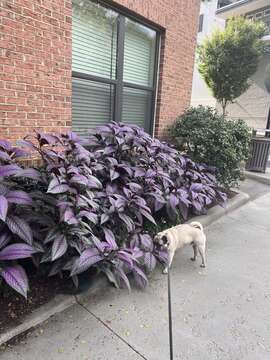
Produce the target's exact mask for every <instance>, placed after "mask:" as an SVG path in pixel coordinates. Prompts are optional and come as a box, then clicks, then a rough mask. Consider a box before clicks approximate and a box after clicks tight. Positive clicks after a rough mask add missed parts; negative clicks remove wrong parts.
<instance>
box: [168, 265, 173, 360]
mask: <svg viewBox="0 0 270 360" xmlns="http://www.w3.org/2000/svg"><path fill="white" fill-rule="evenodd" d="M168 312H169V340H170V360H173V332H172V301H171V280H170V268H168Z"/></svg>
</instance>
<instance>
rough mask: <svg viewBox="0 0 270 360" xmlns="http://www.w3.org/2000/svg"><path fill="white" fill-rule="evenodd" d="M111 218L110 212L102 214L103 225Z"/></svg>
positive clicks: (101, 221)
mask: <svg viewBox="0 0 270 360" xmlns="http://www.w3.org/2000/svg"><path fill="white" fill-rule="evenodd" d="M109 219H110V217H109V215H108V214H102V215H101V219H100V225H103V224H104V223H105V222H107V221H108V220H109Z"/></svg>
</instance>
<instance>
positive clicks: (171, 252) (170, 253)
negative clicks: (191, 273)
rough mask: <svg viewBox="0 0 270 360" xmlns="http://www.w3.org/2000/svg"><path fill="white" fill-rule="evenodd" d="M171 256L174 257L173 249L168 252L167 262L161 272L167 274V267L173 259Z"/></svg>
mask: <svg viewBox="0 0 270 360" xmlns="http://www.w3.org/2000/svg"><path fill="white" fill-rule="evenodd" d="M173 257H174V251H170V252H169V260H168V264H167V266H166V267H165V269H164V270H163V274H168V271H169V268H170V267H171V265H172V261H173Z"/></svg>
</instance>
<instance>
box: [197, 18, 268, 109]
mask: <svg viewBox="0 0 270 360" xmlns="http://www.w3.org/2000/svg"><path fill="white" fill-rule="evenodd" d="M265 33H266V26H265V24H264V23H263V22H261V21H253V20H248V19H245V18H244V17H236V18H231V19H229V20H228V22H227V26H226V28H225V29H224V30H220V29H218V30H216V31H215V32H214V33H213V34H212V36H211V37H209V38H206V39H205V41H204V42H203V43H202V45H201V46H199V48H198V70H199V72H200V74H201V76H202V78H203V79H204V81H205V82H206V84H207V86H208V87H209V88H210V90H211V91H212V93H213V96H214V97H215V98H216V99H217V101H218V103H219V104H220V105H221V106H222V109H223V115H225V113H226V106H227V105H228V104H229V103H233V102H234V100H235V99H236V98H238V97H239V96H240V95H241V94H243V93H244V92H245V91H246V90H247V89H248V88H249V86H250V85H251V81H250V77H251V76H252V75H253V74H254V73H255V72H256V70H257V67H258V63H259V60H260V57H261V55H262V53H263V48H264V47H263V41H262V40H261V38H262V36H263V35H264V34H265Z"/></svg>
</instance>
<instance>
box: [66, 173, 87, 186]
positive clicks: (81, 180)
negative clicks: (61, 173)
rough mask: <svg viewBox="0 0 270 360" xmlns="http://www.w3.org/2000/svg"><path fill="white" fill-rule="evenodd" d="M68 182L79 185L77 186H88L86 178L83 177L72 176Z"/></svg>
mask: <svg viewBox="0 0 270 360" xmlns="http://www.w3.org/2000/svg"><path fill="white" fill-rule="evenodd" d="M70 182H72V183H75V184H79V185H85V186H86V185H87V184H88V179H87V177H86V176H84V175H74V176H72V178H71V179H70Z"/></svg>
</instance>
